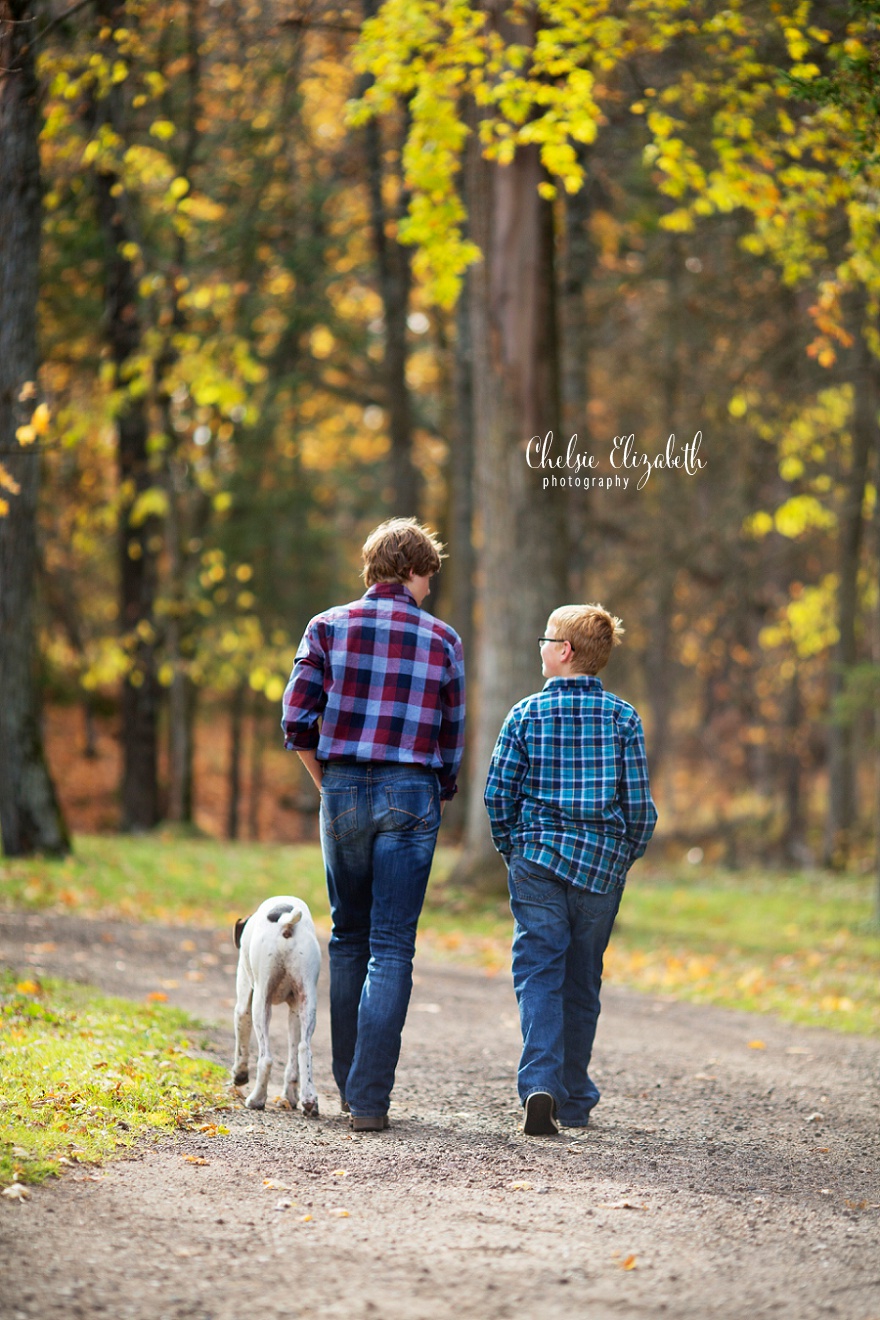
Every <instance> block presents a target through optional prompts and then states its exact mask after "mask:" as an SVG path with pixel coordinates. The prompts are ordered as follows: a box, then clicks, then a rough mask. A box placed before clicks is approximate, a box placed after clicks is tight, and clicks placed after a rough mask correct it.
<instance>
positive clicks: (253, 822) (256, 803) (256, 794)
mask: <svg viewBox="0 0 880 1320" xmlns="http://www.w3.org/2000/svg"><path fill="white" fill-rule="evenodd" d="M263 711H264V702H263V697H262V696H261V695H260V693H259V692H256V693H254V715H253V719H252V721H251V783H250V798H249V800H248V837H249V838H251V839H254V840H258V839H259V837H260V799H261V797H262V794H263Z"/></svg>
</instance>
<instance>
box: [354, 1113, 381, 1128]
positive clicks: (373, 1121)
mask: <svg viewBox="0 0 880 1320" xmlns="http://www.w3.org/2000/svg"><path fill="white" fill-rule="evenodd" d="M350 1122H351V1130H352V1131H353V1132H385V1131H387V1128H388V1115H387V1114H378V1115H376V1116H372V1115H371V1116H369V1117H366V1116H363V1115H362V1116H361V1117H360V1118H358V1117H357V1115H356V1114H352V1116H351V1120H350Z"/></svg>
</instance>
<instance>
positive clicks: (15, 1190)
mask: <svg viewBox="0 0 880 1320" xmlns="http://www.w3.org/2000/svg"><path fill="white" fill-rule="evenodd" d="M0 1196H8V1197H9V1199H10V1201H26V1200H27V1198H28V1197H29V1196H30V1192H29V1191H28V1189H27V1188H26V1187H23V1186H22V1184H21V1183H13V1184H12V1186H11V1187H4V1189H3V1191H2V1192H0Z"/></svg>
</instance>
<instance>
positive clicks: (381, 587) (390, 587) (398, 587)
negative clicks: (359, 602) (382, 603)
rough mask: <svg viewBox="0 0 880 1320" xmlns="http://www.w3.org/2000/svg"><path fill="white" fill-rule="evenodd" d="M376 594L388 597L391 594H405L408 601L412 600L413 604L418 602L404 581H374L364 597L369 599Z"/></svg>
mask: <svg viewBox="0 0 880 1320" xmlns="http://www.w3.org/2000/svg"><path fill="white" fill-rule="evenodd" d="M376 596H383V597H386V598H388V597H391V596H405V597H406V599H407V600H408V601H412V603H413V605H415V604H416V598H415V596H414V595H413V594H412V592H411V591H410V589H409V587H407V586H405V585H404V584H403V583H402V582H374V583H373V585H372V586H371V587H368V588H367V590H366V591H365V592H364V599H365V600H367V599H369V598H372V597H376Z"/></svg>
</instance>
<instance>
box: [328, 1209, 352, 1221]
mask: <svg viewBox="0 0 880 1320" xmlns="http://www.w3.org/2000/svg"><path fill="white" fill-rule="evenodd" d="M330 1213H331V1215H335V1216H336V1218H337V1219H348V1218H349V1213H348V1211H347V1210H331V1211H330Z"/></svg>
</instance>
